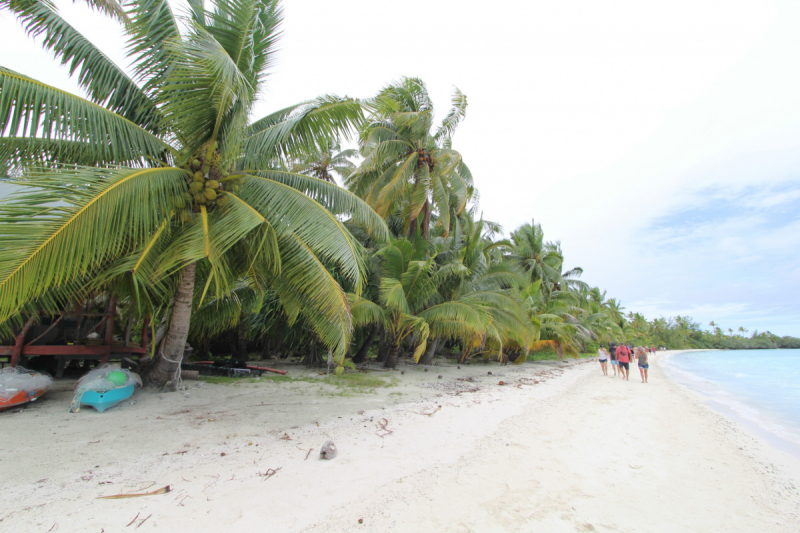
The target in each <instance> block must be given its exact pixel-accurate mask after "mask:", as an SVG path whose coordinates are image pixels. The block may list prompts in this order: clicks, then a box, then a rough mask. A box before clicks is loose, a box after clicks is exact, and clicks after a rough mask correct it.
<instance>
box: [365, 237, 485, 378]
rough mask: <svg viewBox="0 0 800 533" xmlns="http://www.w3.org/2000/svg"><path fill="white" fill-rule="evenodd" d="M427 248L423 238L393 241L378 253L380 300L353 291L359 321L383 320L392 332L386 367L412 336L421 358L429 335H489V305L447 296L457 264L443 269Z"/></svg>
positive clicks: (478, 301) (388, 330)
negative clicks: (445, 283)
mask: <svg viewBox="0 0 800 533" xmlns="http://www.w3.org/2000/svg"><path fill="white" fill-rule="evenodd" d="M427 249H428V244H427V242H426V241H425V240H424V239H422V238H417V239H415V240H414V241H409V240H407V239H398V240H394V241H393V242H392V243H391V244H389V245H387V246H385V247H383V248H381V249H380V250H379V251H378V252H377V256H378V257H379V258H380V260H381V280H380V297H379V299H380V303H379V304H376V303H375V302H372V301H369V300H367V299H365V298H361V297H356V296H355V295H351V301H352V313H353V322H354V324H355V325H359V326H365V325H369V324H381V325H382V326H383V328H384V330H385V331H386V332H387V334H388V341H389V352H388V354H387V356H386V360H385V361H384V366H385V367H387V368H394V367H396V366H397V361H398V355H399V353H400V348H401V346H402V344H403V342H404V341H405V340H407V339H413V340H412V345H413V348H414V360H415V361H417V362H418V361H419V359H420V357H421V356H422V354H423V353H424V352H425V348H426V346H427V343H428V338H429V336H430V335H433V336H435V337H448V338H460V339H474V338H475V337H476V336H481V335H484V334H485V332H486V328H487V324H489V323H490V322H491V315H490V313H489V312H488V310H487V309H486V306H485V304H483V303H482V302H481V301H480V300H478V299H473V298H468V297H464V298H455V299H453V300H445V299H444V298H442V296H441V294H440V293H439V291H438V288H439V285H440V284H441V282H442V280H443V278H444V277H445V276H446V275H447V274H448V273H449V272H450V270H452V269H448V270H444V271H442V270H439V269H438V268H437V264H436V262H435V260H434V258H429V257H428V256H427Z"/></svg>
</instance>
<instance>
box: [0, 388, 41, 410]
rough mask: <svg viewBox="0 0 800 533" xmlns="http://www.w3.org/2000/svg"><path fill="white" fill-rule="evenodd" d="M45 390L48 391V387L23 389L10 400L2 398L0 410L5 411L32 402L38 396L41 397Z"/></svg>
mask: <svg viewBox="0 0 800 533" xmlns="http://www.w3.org/2000/svg"><path fill="white" fill-rule="evenodd" d="M45 392H47V389H36V390H33V391H24V390H21V391H19V392H18V393H16V394H15V395H14V396H12V397H11V398H9V399H8V400H3V399H0V411H5V410H6V409H12V408H14V407H17V406H19V405H23V404H26V403H28V402H32V401H34V400H36V399H37V398H39V397H40V396H41V395H42V394H44V393H45Z"/></svg>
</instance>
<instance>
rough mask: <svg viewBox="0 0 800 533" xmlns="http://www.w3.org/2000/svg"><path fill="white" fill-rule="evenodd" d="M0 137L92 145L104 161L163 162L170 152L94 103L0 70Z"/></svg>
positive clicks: (22, 76) (157, 140)
mask: <svg viewBox="0 0 800 533" xmlns="http://www.w3.org/2000/svg"><path fill="white" fill-rule="evenodd" d="M0 132H5V133H6V135H7V136H10V137H29V138H42V139H45V140H48V141H49V140H66V141H75V142H84V143H92V144H95V145H96V147H94V148H93V149H94V150H96V151H97V152H99V153H102V154H103V157H104V158H106V159H108V160H116V161H129V160H132V159H137V158H142V157H150V158H155V159H159V160H160V159H163V158H164V157H165V154H166V152H168V151H171V150H172V148H171V147H170V146H169V145H167V144H166V143H164V142H163V141H162V140H161V139H160V138H158V137H157V136H155V135H153V134H152V133H150V132H149V131H147V130H145V129H143V128H142V127H140V126H139V125H137V124H135V123H133V122H131V121H129V120H128V119H126V118H124V117H122V116H120V115H117V114H116V113H114V112H112V111H109V110H107V109H105V108H104V107H101V106H99V105H97V104H94V103H92V102H89V101H88V100H84V99H83V98H79V97H77V96H74V95H72V94H70V93H68V92H65V91H62V90H60V89H57V88H55V87H50V86H49V85H45V84H44V83H41V82H39V81H36V80H34V79H33V78H29V77H28V76H25V75H23V74H19V73H17V72H14V71H12V70H9V69H7V68H4V67H0Z"/></svg>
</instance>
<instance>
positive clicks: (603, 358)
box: [596, 344, 608, 376]
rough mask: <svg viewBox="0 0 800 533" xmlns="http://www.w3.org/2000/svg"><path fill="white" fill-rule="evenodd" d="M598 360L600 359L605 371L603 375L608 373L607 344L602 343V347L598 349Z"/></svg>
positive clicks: (602, 368)
mask: <svg viewBox="0 0 800 533" xmlns="http://www.w3.org/2000/svg"><path fill="white" fill-rule="evenodd" d="M596 361H600V369H601V370H602V371H603V375H604V376H607V375H608V352H607V351H606V347H605V345H603V344H601V345H600V349H599V350H597V359H596Z"/></svg>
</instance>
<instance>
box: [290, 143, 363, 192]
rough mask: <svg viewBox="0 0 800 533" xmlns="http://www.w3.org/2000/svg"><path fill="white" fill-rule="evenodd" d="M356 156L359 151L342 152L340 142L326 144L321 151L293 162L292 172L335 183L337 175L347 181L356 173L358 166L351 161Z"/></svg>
mask: <svg viewBox="0 0 800 533" xmlns="http://www.w3.org/2000/svg"><path fill="white" fill-rule="evenodd" d="M356 155H358V151H356V150H352V149H351V150H342V149H341V146H340V144H339V143H338V142H332V143H325V144H324V145H323V147H322V148H320V149H319V150H315V151H313V152H312V153H310V154H307V155H303V156H301V157H299V158H297V159H296V160H295V161H293V162H292V171H293V172H296V173H299V174H305V175H307V176H314V177H315V178H319V179H321V180H324V181H329V182H332V183H333V182H334V180H333V176H334V175H335V174H338V175H339V177H340V178H341V179H346V178H347V177H349V176H350V175H351V174H352V173H353V172H354V171H355V169H356V164H355V163H353V162H352V161H351V159H352V158H353V157H355V156H356Z"/></svg>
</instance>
